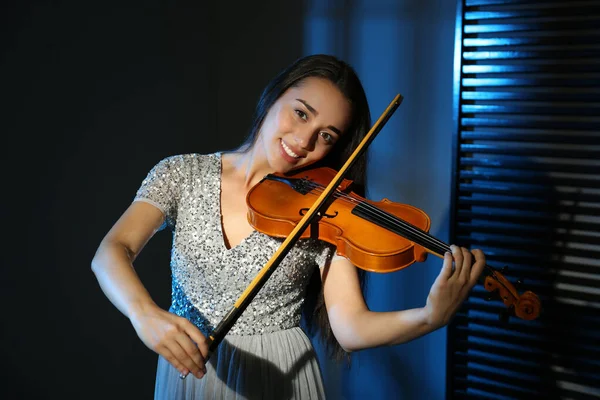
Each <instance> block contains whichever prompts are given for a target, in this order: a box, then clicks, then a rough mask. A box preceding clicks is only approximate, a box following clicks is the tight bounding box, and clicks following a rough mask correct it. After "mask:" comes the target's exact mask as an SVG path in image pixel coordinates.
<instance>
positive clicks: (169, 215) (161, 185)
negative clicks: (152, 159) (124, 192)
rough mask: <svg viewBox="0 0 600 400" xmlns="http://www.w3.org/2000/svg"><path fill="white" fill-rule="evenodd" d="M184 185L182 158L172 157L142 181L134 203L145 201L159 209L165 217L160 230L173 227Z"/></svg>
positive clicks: (157, 166)
mask: <svg viewBox="0 0 600 400" xmlns="http://www.w3.org/2000/svg"><path fill="white" fill-rule="evenodd" d="M183 183H184V165H183V157H182V156H171V157H167V158H164V159H162V160H161V161H159V162H158V163H157V164H156V165H155V166H154V167H153V168H152V169H151V170H150V172H149V173H148V175H147V176H146V178H145V179H144V180H143V181H142V184H141V186H140V188H139V189H138V190H137V192H136V195H135V198H134V199H133V201H144V202H146V203H150V204H152V205H153V206H155V207H157V208H158V209H159V210H161V211H162V213H163V214H164V216H165V221H164V223H163V225H162V226H161V227H160V229H164V228H165V226H169V227H173V226H174V225H175V222H176V221H177V208H178V204H179V199H180V198H181V189H182V186H183Z"/></svg>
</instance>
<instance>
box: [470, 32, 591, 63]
mask: <svg viewBox="0 0 600 400" xmlns="http://www.w3.org/2000/svg"><path fill="white" fill-rule="evenodd" d="M599 36H600V32H598V34H597V35H588V36H585V37H582V38H578V40H577V46H582V45H589V46H595V45H597V44H598V37H599ZM504 46H511V47H512V46H519V47H523V46H537V47H547V48H549V49H552V48H554V49H558V48H561V47H566V48H570V49H572V48H574V47H575V46H574V44H573V39H572V38H570V37H568V36H565V37H560V36H559V37H556V36H555V37H549V36H520V37H493V38H466V39H464V40H463V48H464V49H471V48H473V47H482V48H490V47H498V48H501V47H504ZM463 70H464V69H463ZM465 72H467V71H465Z"/></svg>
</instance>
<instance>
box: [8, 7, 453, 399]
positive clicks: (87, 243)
mask: <svg viewBox="0 0 600 400" xmlns="http://www.w3.org/2000/svg"><path fill="white" fill-rule="evenodd" d="M453 3H454V2H448V1H446V0H427V1H412V0H405V1H398V2H387V1H383V0H382V1H374V2H369V1H366V2H358V1H357V2H349V1H331V2H325V3H321V2H315V1H303V2H283V1H275V0H269V1H261V2H244V1H228V2H191V1H187V2H181V1H180V2H164V1H163V2H157V1H143V2H142V1H137V2H132V1H128V2H122V3H116V2H115V3H110V2H90V1H86V2H77V1H48V0H46V1H37V2H35V1H20V2H18V1H14V0H13V1H8V2H3V6H2V10H1V13H0V29H1V32H2V35H1V37H2V42H1V43H2V49H1V50H2V51H1V55H0V57H1V61H0V77H1V78H0V85H1V86H0V93H2V96H1V98H2V113H1V115H2V118H1V122H0V124H1V125H0V129H1V132H2V150H3V151H2V155H3V156H2V158H1V160H2V164H1V166H2V178H3V179H2V181H1V184H0V185H1V186H0V187H1V188H2V196H1V198H2V204H1V207H0V213H1V215H2V221H3V227H4V230H3V241H2V244H3V245H2V250H3V251H2V252H1V254H2V256H1V257H2V258H1V260H2V261H1V262H2V265H1V271H2V274H1V276H0V282H1V284H0V293H1V296H2V297H1V299H0V300H1V301H2V307H3V317H2V324H3V325H2V346H0V348H1V352H2V354H1V356H2V363H3V371H4V372H3V374H2V375H0V376H1V378H0V381H1V382H0V398H3V399H38V398H47V397H48V398H61V399H72V398H73V399H80V398H86V399H106V398H111V399H125V398H127V399H149V398H152V394H153V388H154V386H153V385H154V374H155V368H156V359H157V357H156V354H154V353H153V352H151V351H150V350H148V349H147V348H146V347H145V346H144V345H143V343H141V341H140V340H139V339H138V337H137V336H136V334H135V332H134V330H133V328H132V327H131V325H130V323H129V321H128V320H127V319H126V318H125V317H124V316H123V315H121V314H120V313H119V312H118V310H116V308H114V307H113V306H112V304H111V303H110V302H109V301H108V300H107V299H106V297H105V296H104V294H103V293H102V292H101V290H100V288H99V286H98V284H97V282H96V279H95V277H94V275H93V273H92V271H91V268H90V262H91V260H92V257H93V255H94V252H95V250H96V248H97V246H98V244H99V243H100V240H101V239H102V237H103V236H104V234H105V233H106V232H107V231H108V229H110V227H111V226H112V224H113V223H114V222H115V221H116V220H117V218H118V217H119V216H120V214H121V213H122V212H123V211H124V210H125V209H126V207H127V206H128V205H129V204H130V202H131V200H132V199H133V196H134V195H135V192H136V190H137V188H138V187H139V185H140V184H141V181H142V180H143V178H144V177H145V176H146V174H147V172H148V171H149V170H150V168H151V167H152V166H153V165H154V164H155V163H156V162H158V161H159V160H160V159H162V158H164V157H166V156H169V155H173V154H181V153H190V152H200V153H209V152H213V151H215V150H225V149H229V148H232V147H235V146H237V145H238V144H239V143H240V142H241V140H242V139H243V138H244V136H245V135H246V130H247V129H248V126H249V122H250V118H251V115H252V112H253V109H254V106H255V103H256V101H257V99H258V97H259V95H260V92H261V90H262V88H263V87H264V85H265V84H266V83H267V82H268V80H269V79H270V78H271V77H272V76H273V75H274V74H275V73H277V72H278V71H279V70H280V69H281V68H283V67H284V66H286V65H288V64H289V63H291V62H292V61H294V60H295V59H296V58H298V57H300V56H302V55H304V54H306V53H314V52H330V53H333V54H335V55H338V56H339V57H341V58H343V59H346V60H347V61H350V62H351V63H352V64H353V65H354V66H355V67H356V68H357V70H358V72H359V75H360V76H361V78H362V79H363V83H364V84H365V88H366V91H367V96H368V97H369V100H370V102H371V110H372V114H373V116H374V118H376V117H378V116H379V114H380V113H381V112H382V111H383V109H384V108H385V106H387V104H388V103H389V101H390V100H391V99H392V98H393V96H394V95H395V94H397V93H402V94H403V95H404V96H405V101H404V103H403V105H402V106H401V108H400V109H399V110H398V111H397V112H396V115H395V116H394V118H393V119H392V120H391V121H390V122H389V123H388V124H387V125H386V129H385V130H384V131H382V132H381V133H380V135H379V137H378V139H377V141H376V142H375V143H374V144H373V145H372V148H373V150H372V151H373V152H374V153H375V154H374V157H372V168H370V177H369V179H370V182H371V187H370V189H371V192H372V193H373V196H374V199H377V200H378V199H381V198H382V197H388V198H389V199H391V200H392V201H402V202H408V203H411V204H415V205H417V206H421V207H422V208H423V209H425V211H426V212H428V213H429V214H430V216H431V217H432V230H431V231H432V233H433V234H434V235H437V236H438V237H440V238H442V239H444V238H445V236H446V235H447V223H448V208H449V201H448V199H449V191H450V166H451V160H450V157H451V135H452V124H451V122H452V113H451V100H452V57H453V48H452V45H453V41H454V38H453V33H454V20H455V5H454V4H453ZM123 4H126V5H123ZM323 4H325V5H323ZM327 4H331V5H332V6H335V10H334V11H331V10H329V9H328V7H329V6H327ZM351 6H352V7H351ZM432 138H435V140H433V139H432ZM399 143H402V145H400V144H399ZM405 144H406V146H405ZM392 167H393V168H392ZM425 181H427V182H429V183H430V184H431V186H432V188H429V186H428V185H423V182H425ZM390 183H391V184H392V189H390ZM170 239H171V238H170V234H169V233H168V232H167V231H162V232H160V233H159V234H157V235H156V236H155V237H154V238H153V239H152V244H151V245H148V246H147V247H146V248H145V249H144V251H143V252H142V254H141V255H140V256H139V257H138V259H137V260H136V268H137V270H138V273H139V274H140V276H141V278H142V280H143V282H144V283H145V284H146V286H147V287H148V289H149V291H150V293H151V294H152V296H153V297H154V299H155V300H156V301H157V303H158V304H159V305H162V306H164V307H165V308H166V307H168V304H169V296H170V273H169V269H168V263H169V256H170V254H169V245H170ZM440 264H441V263H439V262H437V261H436V260H431V264H429V261H428V262H427V263H424V264H422V265H420V266H419V267H418V268H416V267H415V268H410V269H408V270H406V271H403V272H402V273H394V274H392V275H391V276H385V277H379V276H376V277H373V279H372V280H371V285H372V286H373V290H371V291H370V292H369V293H370V297H369V298H368V299H367V300H368V302H369V305H370V306H371V307H372V309H374V310H392V309H401V308H405V307H412V306H420V305H422V304H423V302H424V300H425V298H426V295H427V292H428V289H429V287H430V285H431V283H432V282H433V279H434V278H435V276H436V275H437V271H438V269H439V266H440ZM322 367H323V372H324V378H325V380H326V384H327V385H328V391H329V392H330V394H332V396H331V398H348V399H349V398H365V397H373V396H374V398H389V397H390V396H392V395H393V396H397V397H401V395H403V396H405V397H406V398H415V396H417V395H418V396H423V397H424V398H442V397H443V393H444V385H445V381H444V374H445V331H444V330H440V331H438V332H435V333H434V334H432V335H428V337H425V338H422V339H418V340H416V341H413V342H411V343H409V344H407V345H403V346H395V347H394V348H387V349H385V348H381V349H373V350H367V351H363V352H360V353H359V354H357V357H356V362H355V363H354V364H353V366H352V369H350V370H349V369H343V368H338V367H337V366H333V367H331V366H330V365H328V364H327V363H325V362H323V364H322ZM355 396H356V397H355Z"/></svg>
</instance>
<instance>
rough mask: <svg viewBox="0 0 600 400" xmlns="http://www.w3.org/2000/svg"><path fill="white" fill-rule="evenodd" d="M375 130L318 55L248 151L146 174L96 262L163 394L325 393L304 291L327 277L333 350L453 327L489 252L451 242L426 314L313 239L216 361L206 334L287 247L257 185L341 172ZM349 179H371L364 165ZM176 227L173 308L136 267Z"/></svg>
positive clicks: (352, 83) (287, 84) (284, 266)
mask: <svg viewBox="0 0 600 400" xmlns="http://www.w3.org/2000/svg"><path fill="white" fill-rule="evenodd" d="M370 124H371V118H370V113H369V107H368V104H367V99H366V96H365V93H364V90H363V87H362V85H361V83H360V81H359V78H358V77H357V76H356V74H355V72H354V71H353V69H352V68H351V67H350V66H349V65H347V64H346V63H344V62H342V61H340V60H338V59H336V58H334V57H332V56H328V55H314V56H308V57H304V58H301V59H299V60H297V61H296V62H295V63H293V64H292V65H290V66H289V67H288V68H286V69H285V70H284V71H282V72H281V73H280V74H279V75H277V76H276V77H275V78H274V79H273V80H272V81H271V82H270V83H269V84H268V85H267V87H266V88H265V90H264V92H263V94H262V97H261V98H260V100H259V102H258V106H257V108H256V113H255V117H254V122H253V125H252V127H251V130H250V133H249V136H248V138H247V140H246V142H245V143H244V144H243V145H241V146H240V147H239V148H238V149H237V150H235V151H228V152H219V153H214V154H183V155H177V156H169V157H166V158H164V159H163V160H161V161H159V162H158V163H157V164H156V165H155V166H154V167H153V168H152V170H151V171H150V172H149V173H148V175H147V177H146V179H144V180H143V182H142V184H141V187H140V188H139V189H138V191H137V193H136V196H135V198H134V201H133V202H132V204H131V205H130V206H129V208H128V209H127V210H126V211H125V212H124V213H123V215H122V216H121V217H120V218H119V220H118V221H117V222H116V223H115V225H114V226H113V227H112V228H111V229H110V231H109V232H108V233H107V234H106V236H105V237H104V239H103V240H102V242H101V243H100V245H99V247H98V250H97V253H96V255H95V257H94V259H93V261H92V269H93V271H94V273H95V275H96V277H97V279H98V282H99V284H100V286H101V288H102V290H103V291H104V293H105V294H106V296H107V297H108V298H109V300H110V301H111V302H112V303H113V304H114V305H115V306H116V307H117V308H118V309H119V310H120V311H121V312H122V313H123V314H125V315H126V316H127V317H128V318H129V319H130V320H131V323H132V325H133V327H134V329H135V331H136V332H137V334H138V336H139V337H140V339H141V340H142V341H143V342H144V344H145V345H146V346H148V347H149V348H150V349H152V350H154V351H155V352H156V353H158V354H159V361H158V369H157V375H156V385H155V398H156V399H166V398H168V399H181V398H186V399H189V398H217V399H229V398H231V399H233V398H250V399H251V398H257V397H260V398H274V399H282V398H294V399H303V400H304V399H322V398H324V396H325V395H324V393H325V391H324V388H323V383H322V380H321V375H320V371H319V366H318V364H317V359H316V357H315V354H314V350H313V349H312V347H311V343H310V341H309V339H308V338H307V336H306V335H305V334H304V332H303V330H302V329H301V328H300V318H301V313H302V307H303V304H304V303H305V299H306V296H311V295H315V294H314V293H313V294H311V293H308V294H307V293H306V288H307V285H308V282H309V280H310V279H311V275H312V274H313V272H315V271H316V272H320V276H321V278H322V285H321V288H320V291H321V292H320V293H318V295H319V296H320V298H321V299H324V303H323V302H321V303H319V302H318V301H317V308H316V311H315V312H314V313H312V314H311V315H312V316H313V318H315V320H317V321H319V324H320V332H321V334H322V335H323V336H324V337H325V338H326V339H328V341H329V343H330V344H331V345H332V346H334V347H333V349H334V354H338V355H339V354H344V353H346V352H352V351H357V350H361V349H367V348H371V347H377V346H388V345H395V344H399V343H404V342H407V341H410V340H412V339H415V338H417V337H420V336H423V335H425V334H427V333H430V332H432V331H434V330H436V329H438V328H440V327H443V326H444V325H446V324H447V323H448V322H449V321H450V319H451V318H452V316H453V315H454V314H455V312H456V311H457V310H458V308H459V307H460V305H461V304H462V302H463V301H464V300H465V298H466V297H467V295H468V293H469V291H470V290H471V288H472V287H473V286H474V285H475V283H476V282H477V280H478V278H479V276H480V274H481V273H482V271H483V268H484V266H485V257H484V254H483V253H482V252H481V251H479V250H473V251H472V252H471V251H469V250H467V249H466V248H460V247H457V246H451V247H450V248H451V250H452V251H451V253H450V252H448V253H446V254H445V256H444V259H443V263H442V267H441V271H440V273H439V275H438V277H437V279H436V280H435V282H434V283H433V285H432V287H431V291H430V293H429V296H428V297H427V299H426V301H425V304H424V306H423V307H422V308H416V309H410V310H400V311H396V312H372V311H370V310H369V309H368V307H367V305H366V304H365V301H364V298H363V295H362V291H361V280H362V276H363V274H362V273H361V271H360V270H358V269H357V268H356V267H355V266H354V265H353V264H352V263H351V262H350V261H348V259H346V258H344V257H341V256H338V255H336V249H335V247H334V246H332V245H330V244H328V243H326V242H323V241H320V240H317V239H314V238H309V239H301V240H298V242H297V243H296V244H295V245H294V247H293V248H292V249H291V250H290V252H289V253H288V254H287V256H286V257H285V259H284V260H283V261H282V262H281V265H280V266H279V268H278V269H277V270H276V271H275V272H274V273H273V275H272V276H271V277H270V279H269V280H268V281H267V282H266V284H265V285H264V287H262V289H261V290H260V292H259V293H258V294H257V295H256V297H255V298H254V299H253V301H252V302H251V303H250V305H249V306H248V307H247V308H246V309H245V311H244V312H243V314H242V315H241V316H240V318H239V319H238V320H237V322H236V323H235V324H234V325H233V326H232V328H231V330H230V331H229V333H228V334H227V336H226V337H225V338H224V340H223V341H222V342H221V343H220V344H219V346H218V349H217V350H216V351H215V353H214V354H213V355H212V356H211V357H210V359H209V360H208V361H207V362H206V363H205V359H206V357H207V354H208V347H207V344H206V338H207V337H208V335H209V334H210V332H211V331H212V330H213V329H214V328H215V326H216V325H217V324H218V323H219V322H220V320H221V319H222V318H223V317H224V316H225V314H226V313H227V311H228V310H229V309H230V307H231V305H232V304H233V302H234V301H235V300H236V298H237V297H238V296H239V295H240V293H242V292H243V291H244V289H245V288H246V287H247V285H248V284H249V283H250V281H252V279H253V278H254V277H255V275H256V274H257V272H258V271H259V270H260V269H261V268H262V267H263V265H265V263H266V262H267V261H268V260H269V258H270V257H271V255H272V254H273V253H274V252H275V251H276V250H277V248H278V246H279V245H280V244H281V242H282V239H281V238H274V237H270V236H267V235H265V234H263V233H260V232H258V231H256V230H254V229H253V227H252V226H251V225H250V224H249V222H248V219H247V213H248V207H247V204H246V195H247V193H248V192H249V191H250V189H251V188H252V187H253V186H254V185H256V184H257V183H258V182H259V181H260V180H261V179H262V178H263V177H264V176H265V175H267V174H269V173H287V172H290V171H295V170H297V169H300V168H305V167H307V166H309V165H311V166H328V167H331V168H333V169H338V168H340V166H341V165H343V163H344V161H345V160H346V159H347V157H348V156H349V155H350V154H351V153H352V152H353V150H354V148H355V147H356V145H357V144H358V143H359V142H360V141H361V140H362V138H363V137H364V136H365V134H366V133H367V131H368V130H369V128H370ZM348 179H351V180H352V181H353V182H354V183H355V184H358V185H363V187H364V183H365V160H364V159H362V160H358V161H357V162H356V163H355V164H354V166H353V168H352V169H351V170H350V171H349V172H348ZM355 191H356V189H355ZM165 227H168V228H170V229H171V230H172V232H173V244H172V253H171V254H172V256H171V270H172V304H171V307H170V309H169V311H166V310H163V309H161V308H159V307H158V306H157V305H156V303H154V302H153V300H152V298H151V297H150V295H149V293H148V292H147V290H146V289H145V288H144V286H143V285H142V282H141V281H140V279H139V278H138V276H137V275H136V273H135V271H134V268H133V262H134V260H135V258H136V256H137V255H138V254H139V253H140V251H142V248H143V247H144V246H145V245H146V243H147V242H148V241H149V240H150V238H151V237H152V236H153V235H154V234H155V233H156V232H157V231H159V230H161V229H163V228H165ZM315 267H318V268H315ZM319 304H320V305H319ZM188 374H189V376H187V375H188ZM186 376H187V378H185V379H182V378H183V377H186Z"/></svg>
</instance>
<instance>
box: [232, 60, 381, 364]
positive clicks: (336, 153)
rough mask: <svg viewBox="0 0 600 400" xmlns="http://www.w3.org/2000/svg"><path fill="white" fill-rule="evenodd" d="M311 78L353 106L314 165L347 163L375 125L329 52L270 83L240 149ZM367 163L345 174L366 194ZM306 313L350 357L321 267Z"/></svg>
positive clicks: (351, 78) (331, 346)
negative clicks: (331, 312) (328, 303)
mask: <svg viewBox="0 0 600 400" xmlns="http://www.w3.org/2000/svg"><path fill="white" fill-rule="evenodd" d="M309 77H318V78H323V79H327V80H328V81H330V82H331V83H333V84H334V85H335V86H336V87H337V88H338V90H340V92H341V93H342V94H343V95H344V97H346V99H347V100H348V101H349V102H350V106H351V121H350V124H349V126H348V128H347V130H346V132H345V133H344V134H343V135H342V136H341V137H340V139H339V140H338V142H337V143H336V144H335V146H334V147H333V149H332V150H331V152H329V154H328V155H327V156H326V157H325V158H323V160H321V161H319V162H317V163H316V164H313V165H312V166H311V167H319V166H327V167H330V168H333V169H336V170H338V169H339V168H340V167H341V166H342V165H343V164H344V163H345V162H346V160H347V159H348V158H349V157H350V155H351V154H352V152H353V151H354V149H355V148H356V147H357V146H358V144H359V143H360V142H361V140H362V139H363V138H364V137H365V135H366V133H367V132H368V130H369V128H370V127H371V113H370V110H369V104H368V102H367V96H366V95H365V91H364V88H363V86H362V83H361V82H360V79H359V78H358V76H357V74H356V72H355V71H354V69H353V68H352V67H351V66H350V65H349V64H347V63H346V62H344V61H342V60H339V59H338V58H336V57H334V56H331V55H326V54H316V55H310V56H306V57H302V58H300V59H298V60H296V61H295V62H294V63H292V64H291V65H289V66H288V67H287V68H285V69H284V70H283V71H281V72H280V73H279V74H278V75H277V76H275V78H273V79H272V80H271V81H270V82H269V83H268V84H267V86H266V87H265V89H264V90H263V92H262V94H261V96H260V99H259V101H258V103H257V106H256V109H255V112H254V118H253V121H252V125H251V128H250V131H249V132H248V136H247V137H246V140H245V142H244V143H243V144H242V145H241V146H240V148H239V150H246V149H248V148H250V147H251V146H252V145H253V144H254V143H255V142H256V140H257V138H258V135H259V132H260V129H261V127H262V123H263V121H264V119H265V117H266V115H267V113H268V112H269V110H270V109H271V106H272V105H273V104H274V103H275V102H276V101H277V99H279V97H281V95H282V94H283V93H284V92H285V91H286V90H288V89H289V88H291V87H295V86H298V85H299V84H300V83H301V82H302V81H303V80H304V79H306V78H309ZM366 165H367V159H366V155H365V156H362V157H361V158H360V159H357V160H356V161H355V163H354V164H353V166H352V168H351V169H350V170H349V171H348V172H347V174H346V176H345V177H346V178H347V179H350V180H352V181H353V182H354V187H353V190H354V191H355V192H357V193H358V194H360V195H364V192H365V188H366ZM365 277H366V276H365V273H364V271H362V270H359V279H360V282H361V288H363V290H364V285H365ZM303 313H304V320H305V321H306V325H307V329H308V331H309V333H310V334H314V333H315V332H316V329H318V333H319V335H320V337H321V340H322V341H323V343H324V344H325V345H326V349H327V351H328V354H329V355H330V356H331V357H332V358H334V359H336V360H340V359H344V358H346V357H345V356H346V354H347V353H346V352H345V351H344V350H343V349H342V347H341V346H340V345H339V343H338V342H337V340H336V339H335V336H334V335H333V331H332V330H331V326H330V324H329V318H328V316H327V309H326V308H325V300H324V297H323V285H322V283H321V279H320V274H319V271H318V269H316V270H315V273H314V274H313V276H312V278H311V281H310V283H309V285H308V288H307V293H306V300H305V303H304V309H303ZM315 323H316V324H315Z"/></svg>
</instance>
